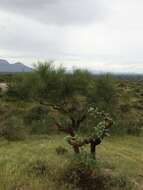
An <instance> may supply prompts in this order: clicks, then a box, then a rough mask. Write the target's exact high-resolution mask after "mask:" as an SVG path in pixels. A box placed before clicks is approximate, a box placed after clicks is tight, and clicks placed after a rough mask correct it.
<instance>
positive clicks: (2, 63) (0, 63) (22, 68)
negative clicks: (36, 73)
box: [0, 59, 32, 73]
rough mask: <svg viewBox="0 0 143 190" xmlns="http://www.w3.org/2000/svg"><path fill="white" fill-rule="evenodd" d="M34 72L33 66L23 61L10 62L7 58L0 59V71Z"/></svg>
mask: <svg viewBox="0 0 143 190" xmlns="http://www.w3.org/2000/svg"><path fill="white" fill-rule="evenodd" d="M22 72H32V68H30V67H28V66H26V65H24V64H23V63H21V62H16V63H13V64H11V63H9V62H8V61H7V60H5V59H0V73H22Z"/></svg>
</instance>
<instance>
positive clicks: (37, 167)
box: [26, 159, 50, 177]
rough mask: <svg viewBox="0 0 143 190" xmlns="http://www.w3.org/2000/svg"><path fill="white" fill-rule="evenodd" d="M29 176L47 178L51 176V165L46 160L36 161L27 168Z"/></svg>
mask: <svg viewBox="0 0 143 190" xmlns="http://www.w3.org/2000/svg"><path fill="white" fill-rule="evenodd" d="M26 173H27V174H28V176H31V177H32V176H35V177H46V176H48V175H49V174H50V168H49V164H48V162H47V161H45V160H41V159H39V160H34V161H32V162H30V163H29V164H28V166H27V168H26Z"/></svg>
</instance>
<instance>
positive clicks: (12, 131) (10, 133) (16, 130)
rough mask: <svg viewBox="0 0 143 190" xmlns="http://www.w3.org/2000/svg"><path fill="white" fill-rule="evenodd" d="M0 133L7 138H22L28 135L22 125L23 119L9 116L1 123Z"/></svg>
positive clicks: (11, 139)
mask: <svg viewBox="0 0 143 190" xmlns="http://www.w3.org/2000/svg"><path fill="white" fill-rule="evenodd" d="M2 128H3V129H2V131H1V135H2V136H3V137H4V138H5V139H7V140H9V141H16V140H24V139H25V138H26V137H27V135H28V130H27V129H26V128H25V127H24V125H23V121H22V119H20V118H17V117H11V118H9V119H8V120H7V121H6V122H4V123H3V127H2Z"/></svg>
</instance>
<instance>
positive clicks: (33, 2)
mask: <svg viewBox="0 0 143 190" xmlns="http://www.w3.org/2000/svg"><path fill="white" fill-rule="evenodd" d="M0 58H3V59H7V60H8V61H10V62H15V61H21V62H23V63H25V64H27V65H32V64H33V63H34V62H36V61H38V60H41V61H44V60H57V62H56V63H57V64H60V63H62V64H63V66H65V67H66V68H68V69H70V68H72V67H82V68H88V69H92V70H95V71H96V70H98V71H107V72H136V73H143V0H108V1H107V0H0Z"/></svg>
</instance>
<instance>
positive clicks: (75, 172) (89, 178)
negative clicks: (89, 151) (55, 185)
mask: <svg viewBox="0 0 143 190" xmlns="http://www.w3.org/2000/svg"><path fill="white" fill-rule="evenodd" d="M63 179H64V180H65V181H66V182H68V183H70V184H74V185H75V188H76V187H78V188H79V189H82V190H96V189H97V190H104V189H108V181H109V180H110V176H106V175H102V173H101V171H100V169H99V167H98V164H97V163H96V162H95V160H94V159H92V158H90V157H89V156H84V157H83V156H81V157H78V158H74V159H72V160H71V162H70V163H69V165H68V166H67V168H66V170H65V172H64V178H63Z"/></svg>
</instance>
